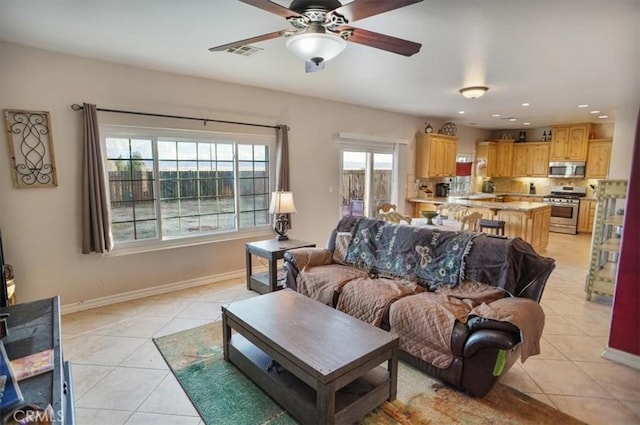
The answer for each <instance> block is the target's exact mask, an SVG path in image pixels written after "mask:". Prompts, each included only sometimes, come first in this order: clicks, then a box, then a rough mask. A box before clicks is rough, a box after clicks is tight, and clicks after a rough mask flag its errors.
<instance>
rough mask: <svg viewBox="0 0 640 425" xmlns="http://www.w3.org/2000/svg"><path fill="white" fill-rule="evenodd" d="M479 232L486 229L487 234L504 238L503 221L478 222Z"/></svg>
mask: <svg viewBox="0 0 640 425" xmlns="http://www.w3.org/2000/svg"><path fill="white" fill-rule="evenodd" d="M479 225H480V231H481V232H482V231H483V229H488V230H489V233H494V230H495V234H496V235H502V236H504V221H502V220H480V224H479Z"/></svg>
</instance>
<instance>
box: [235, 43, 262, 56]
mask: <svg viewBox="0 0 640 425" xmlns="http://www.w3.org/2000/svg"><path fill="white" fill-rule="evenodd" d="M260 50H262V49H261V48H259V47H255V46H249V45H246V46H240V47H231V48H229V49H227V50H226V52H229V53H234V54H236V55H240V56H251V55H253V54H254V53H257V52H259V51H260Z"/></svg>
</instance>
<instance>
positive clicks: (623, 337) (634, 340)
mask: <svg viewBox="0 0 640 425" xmlns="http://www.w3.org/2000/svg"><path fill="white" fill-rule="evenodd" d="M627 193H628V198H627V206H626V208H625V212H626V214H625V216H624V229H623V235H622V249H621V253H620V264H619V265H618V280H617V283H616V292H615V298H614V300H613V318H612V321H611V332H610V334H609V347H611V348H615V349H616V350H621V351H624V352H627V353H630V354H634V355H636V356H640V332H639V331H638V328H639V327H640V113H639V114H638V120H637V121H636V138H635V143H634V148H633V162H632V163H631V176H630V178H629V188H628V192H627Z"/></svg>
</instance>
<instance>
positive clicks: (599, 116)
mask: <svg viewBox="0 0 640 425" xmlns="http://www.w3.org/2000/svg"><path fill="white" fill-rule="evenodd" d="M598 118H600V119H603V118H609V115H598Z"/></svg>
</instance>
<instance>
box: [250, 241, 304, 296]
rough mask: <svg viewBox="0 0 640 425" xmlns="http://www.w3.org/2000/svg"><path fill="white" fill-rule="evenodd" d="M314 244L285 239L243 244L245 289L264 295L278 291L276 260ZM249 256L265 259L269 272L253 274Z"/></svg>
mask: <svg viewBox="0 0 640 425" xmlns="http://www.w3.org/2000/svg"><path fill="white" fill-rule="evenodd" d="M315 246H316V244H314V243H310V242H305V241H300V240H296V239H287V240H285V241H279V240H276V239H269V240H266V241H257V242H248V243H247V244H245V248H246V255H247V262H246V264H247V289H250V290H253V291H256V292H259V293H261V294H266V293H268V292H273V291H277V290H278V260H279V259H281V258H283V257H284V253H285V252H286V251H288V250H290V249H295V248H306V247H315ZM251 255H256V256H258V257H262V258H265V259H266V260H267V262H268V266H269V270H268V271H267V272H264V273H256V274H253V271H252V267H251Z"/></svg>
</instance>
